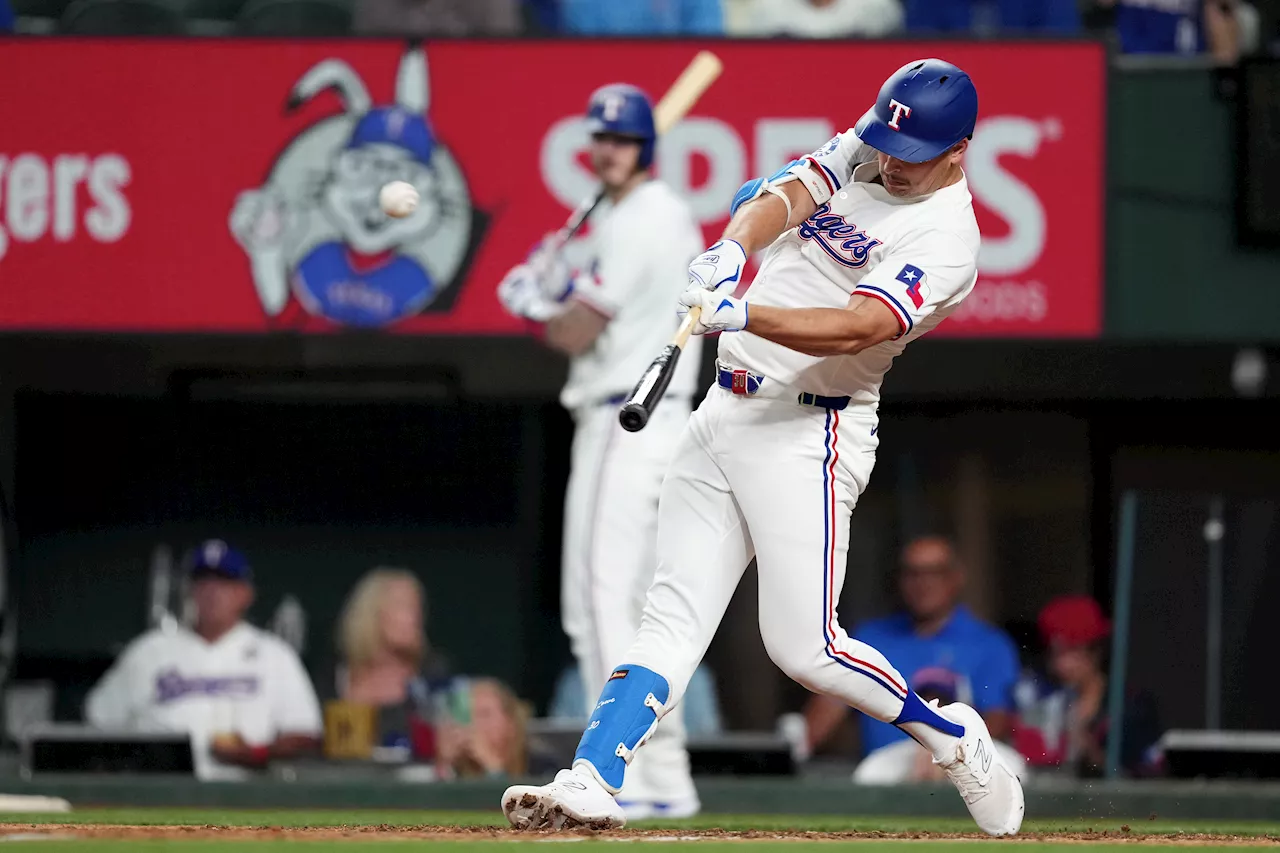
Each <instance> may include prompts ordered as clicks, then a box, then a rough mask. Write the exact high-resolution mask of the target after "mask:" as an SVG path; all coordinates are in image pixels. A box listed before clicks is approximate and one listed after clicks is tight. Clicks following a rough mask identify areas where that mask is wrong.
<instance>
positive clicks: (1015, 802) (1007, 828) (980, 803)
mask: <svg viewBox="0 0 1280 853" xmlns="http://www.w3.org/2000/svg"><path fill="white" fill-rule="evenodd" d="M930 704H931V705H933V706H934V708H935V710H939V713H941V714H942V715H943V716H945V717H946V718H947V719H949V720H952V721H954V722H956V723H959V724H960V725H962V726H964V736H963V737H961V738H960V739H959V740H957V741H956V751H955V756H954V757H953V758H951V759H949V760H942V761H940V760H938V758H937V757H936V756H935V757H934V759H933V761H934V763H935V764H937V765H938V766H940V767H941V768H942V769H943V770H945V771H946V773H947V778H948V779H950V780H951V784H953V785H955V786H956V790H958V791H959V792H960V796H961V797H963V798H964V803H965V805H966V806H968V807H969V814H971V815H972V816H973V819H974V821H976V822H977V824H978V828H979V829H981V830H982V831H983V832H985V833H987V834H988V835H1016V834H1017V832H1018V829H1019V828H1020V827H1021V826H1022V813H1023V811H1024V808H1025V806H1024V803H1023V798H1022V783H1021V782H1020V781H1018V777H1017V776H1015V775H1014V774H1013V773H1012V771H1010V770H1009V768H1008V767H1006V766H1005V764H1004V762H1003V761H1001V760H1000V753H998V752H996V744H995V739H994V738H992V737H991V732H990V731H988V730H987V724H986V723H984V722H983V721H982V716H981V715H980V714H979V713H978V712H977V711H975V710H974V709H973V708H970V707H969V706H968V705H965V704H963V703H960V702H953V703H952V704H950V705H948V706H946V708H943V709H938V708H937V703H936V701H935V702H931V703H930Z"/></svg>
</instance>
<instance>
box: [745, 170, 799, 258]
mask: <svg viewBox="0 0 1280 853" xmlns="http://www.w3.org/2000/svg"><path fill="white" fill-rule="evenodd" d="M778 189H779V191H781V192H783V193H786V196H787V199H788V201H790V202H791V208H790V216H788V215H787V203H786V202H784V201H783V200H782V199H780V198H778V197H777V196H776V195H774V194H773V193H764V194H763V195H761V196H760V197H759V198H757V199H755V200H754V201H749V202H747V203H746V204H744V205H743V206H742V207H740V208H738V211H737V212H736V213H735V214H734V215H733V218H732V219H730V220H729V224H728V225H727V226H726V227H725V229H724V239H726V240H734V241H736V242H737V243H738V244H739V245H740V246H742V248H743V251H745V252H746V253H747V254H748V255H750V254H752V253H754V252H758V251H759V250H761V249H763V248H764V247H765V246H768V245H769V244H770V243H772V242H773V241H774V240H777V239H778V237H780V236H781V235H782V232H784V231H786V230H787V229H788V228H794V227H795V226H796V225H798V224H800V223H801V222H803V221H804V220H806V219H808V218H809V217H810V216H812V215H813V212H814V211H815V210H817V205H816V204H815V203H814V201H813V199H812V198H811V197H810V196H809V191H808V190H806V189H805V188H804V185H803V184H801V183H800V182H799V181H788V182H786V183H784V184H782V185H780V186H779V187H778Z"/></svg>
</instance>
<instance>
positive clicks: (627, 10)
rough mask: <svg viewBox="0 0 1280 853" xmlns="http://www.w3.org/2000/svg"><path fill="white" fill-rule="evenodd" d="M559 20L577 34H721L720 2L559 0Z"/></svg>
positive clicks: (682, 0) (695, 0)
mask: <svg viewBox="0 0 1280 853" xmlns="http://www.w3.org/2000/svg"><path fill="white" fill-rule="evenodd" d="M560 21H561V25H562V26H563V27H564V30H565V31H566V32H570V33H577V34H579V35H628V36H657V35H723V34H724V21H723V16H722V13H721V9H720V0H626V2H620V0H614V2H605V0H563V2H562V3H561V4H560Z"/></svg>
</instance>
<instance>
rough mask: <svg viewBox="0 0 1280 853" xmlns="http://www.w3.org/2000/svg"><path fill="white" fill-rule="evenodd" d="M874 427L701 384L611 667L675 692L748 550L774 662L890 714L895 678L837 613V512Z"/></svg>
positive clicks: (841, 517)
mask: <svg viewBox="0 0 1280 853" xmlns="http://www.w3.org/2000/svg"><path fill="white" fill-rule="evenodd" d="M766 381H768V380H766ZM877 424H878V420H877V415H876V414H875V412H874V411H872V410H868V409H859V408H856V407H854V408H849V409H846V410H845V411H835V410H829V409H822V408H816V407H812V406H801V405H799V404H797V403H794V402H790V401H781V400H773V399H761V398H756V397H746V396H739V395H735V394H732V393H730V392H729V391H727V390H725V389H722V388H720V387H719V386H714V387H713V388H712V389H711V391H710V393H709V394H708V395H707V398H706V400H705V401H704V402H703V404H702V405H701V406H700V407H699V408H698V410H697V411H696V412H694V414H693V417H692V418H691V419H690V421H689V425H688V427H687V428H686V430H685V432H684V434H683V436H681V439H680V443H679V449H678V451H677V453H676V457H675V459H674V460H673V462H672V465H671V468H670V469H669V470H668V472H667V478H666V480H665V482H664V483H663V487H662V497H661V503H660V506H659V510H658V569H657V573H656V575H655V577H654V583H653V586H652V587H651V588H650V590H649V594H648V600H647V602H646V605H645V609H644V615H643V618H642V621H641V625H640V630H639V633H638V634H637V635H636V639H635V642H634V643H633V644H632V646H631V648H630V650H629V651H628V652H627V654H626V655H625V656H624V657H623V658H621V659H620V660H619V663H632V664H639V665H640V666H645V667H648V668H649V669H652V670H653V671H655V672H657V673H659V674H661V675H662V676H664V677H665V678H666V679H667V680H668V682H669V683H670V686H671V696H670V700H669V704H670V703H672V702H675V701H678V699H679V697H680V696H682V695H683V694H684V690H685V688H686V686H687V685H688V683H689V678H690V676H691V675H692V674H693V671H694V669H695V668H696V667H697V665H698V662H699V661H700V660H701V659H702V656H703V655H704V654H705V653H706V650H707V646H708V645H709V644H710V643H711V639H712V636H713V635H714V634H715V632H716V628H717V627H718V626H719V624H720V620H721V618H722V617H723V616H724V611H725V608H726V607H727V606H728V604H729V599H730V597H731V596H732V595H733V591H734V589H735V588H736V587H737V585H738V581H739V580H740V579H741V578H742V574H743V572H744V570H745V569H746V567H747V565H748V563H750V561H751V559H752V557H755V558H756V568H757V573H758V575H759V587H760V602H759V609H760V635H761V637H762V638H763V640H764V645H765V648H766V649H767V651H768V653H769V657H770V658H772V660H773V662H774V663H775V664H777V665H778V667H779V668H781V669H782V671H783V672H785V673H786V674H787V675H788V676H790V677H791V678H793V679H795V680H796V681H798V682H799V683H800V684H802V685H804V686H805V687H807V688H808V689H809V690H811V691H813V692H815V693H822V694H827V695H831V696H834V697H836V698H839V699H840V700H842V701H843V702H845V703H846V704H848V705H851V706H853V707H855V708H858V709H860V710H862V711H864V712H865V713H867V714H869V715H870V716H872V717H874V718H876V719H879V720H884V721H886V722H891V721H893V720H894V719H897V717H898V715H899V714H900V713H901V711H902V704H903V698H904V696H905V694H906V683H905V681H904V680H903V678H902V676H901V675H899V674H898V672H897V670H895V669H894V668H893V666H891V665H890V664H889V662H888V661H887V660H885V658H884V656H883V655H881V654H880V653H879V652H878V651H876V650H875V649H873V648H871V647H870V646H868V645H866V644H865V643H861V642H858V641H856V640H853V639H850V638H849V636H848V635H847V634H846V633H845V631H844V629H842V628H841V627H840V624H839V622H838V621H837V618H836V602H837V601H838V600H839V598H840V590H841V588H842V587H843V585H844V571H845V558H846V554H847V551H848V540H849V518H850V515H851V514H852V512H853V507H854V505H855V504H856V503H857V500H858V496H859V495H860V494H861V493H862V490H863V489H864V488H866V485H867V481H868V479H869V478H870V476H871V469H872V467H873V466H874V464H875V451H876V446H877V445H878V443H879V439H878V438H877V437H876V431H877ZM665 725H666V721H665V719H664V721H663V723H662V724H661V725H659V726H658V728H657V732H661V731H662V729H663V727H664V726H665ZM645 749H648V747H647V746H646V747H644V748H643V749H641V750H640V751H638V752H637V756H643V755H644V750H645Z"/></svg>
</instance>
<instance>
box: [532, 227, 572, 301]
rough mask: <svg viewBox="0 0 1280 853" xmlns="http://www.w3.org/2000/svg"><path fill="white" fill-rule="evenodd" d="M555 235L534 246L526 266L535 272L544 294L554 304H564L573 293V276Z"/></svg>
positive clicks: (548, 235) (546, 237) (549, 235)
mask: <svg viewBox="0 0 1280 853" xmlns="http://www.w3.org/2000/svg"><path fill="white" fill-rule="evenodd" d="M555 236H556V235H554V234H547V235H546V236H544V237H543V238H542V239H541V240H539V241H538V242H537V243H535V244H534V246H533V249H531V250H530V252H529V256H528V257H527V258H525V261H524V265H525V266H527V267H529V269H531V270H532V271H533V274H534V276H535V277H536V278H537V279H538V285H539V286H540V287H541V289H542V292H543V294H544V295H545V296H546V297H547V298H548V299H550V300H551V301H552V302H563V301H564V300H565V299H567V298H568V296H569V294H570V293H571V292H572V291H573V274H572V272H571V271H570V270H569V265H568V263H566V262H565V260H564V257H563V255H562V250H563V248H564V247H563V246H561V245H559V243H558V242H557V241H556V239H555Z"/></svg>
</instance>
